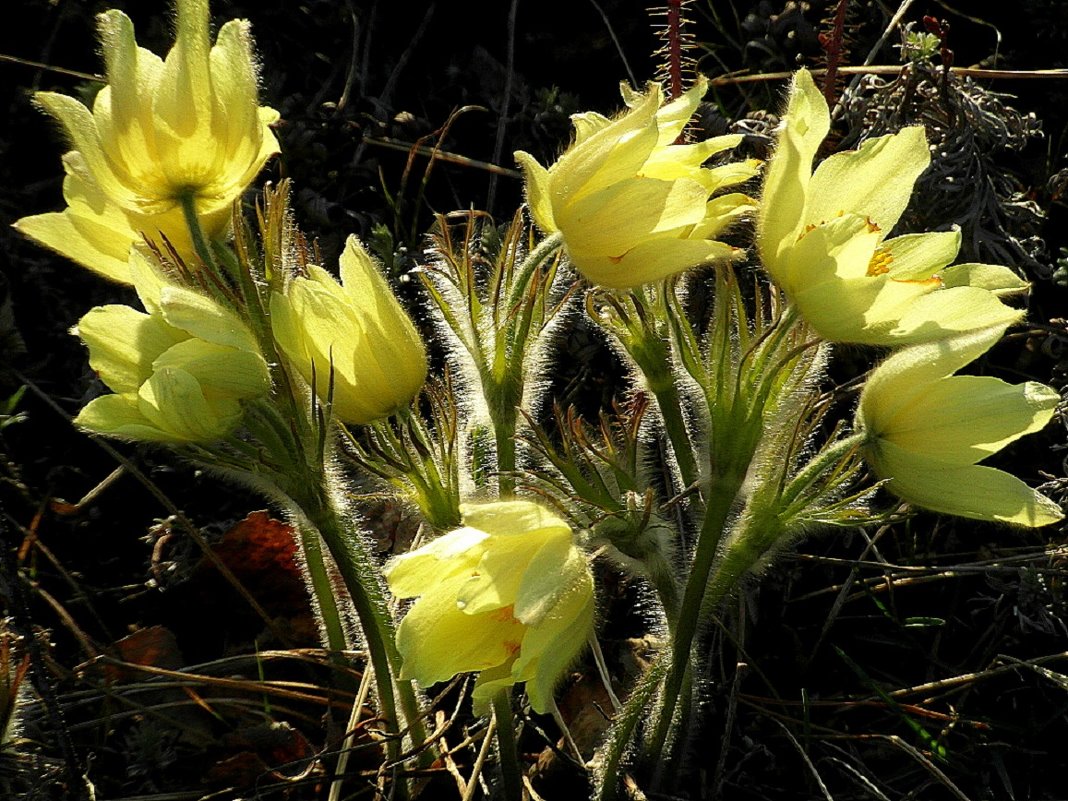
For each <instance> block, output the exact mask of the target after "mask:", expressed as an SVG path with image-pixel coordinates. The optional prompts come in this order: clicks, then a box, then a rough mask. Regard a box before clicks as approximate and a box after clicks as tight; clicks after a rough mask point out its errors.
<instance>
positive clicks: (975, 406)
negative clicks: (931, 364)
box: [882, 375, 1060, 466]
mask: <svg viewBox="0 0 1068 801" xmlns="http://www.w3.org/2000/svg"><path fill="white" fill-rule="evenodd" d="M1059 402H1060V394H1059V393H1058V392H1056V391H1055V390H1053V389H1052V388H1051V387H1047V386H1046V385H1045V384H1039V383H1036V382H1033V381H1032V382H1027V383H1024V384H1009V383H1006V382H1005V381H1001V380H999V379H997V378H992V377H990V376H970V375H963V376H950V377H948V378H943V379H942V380H940V381H936V382H935V383H933V384H930V385H927V387H926V391H924V392H923V393H921V394H920V395H918V396H917V397H916V398H915V399H914V400H913V405H912V406H910V407H908V408H904V409H901V410H899V411H898V413H897V414H896V415H895V416H894V417H892V418H890V419H886V420H884V421H883V423H882V424H883V425H884V426H886V427H887V429H888V431H889V433H888V434H886V436H887V437H889V438H890V439H891V441H892V442H893V443H894V444H895V445H897V446H898V447H900V448H903V449H904V450H910V451H912V452H914V453H918V454H922V455H924V456H925V457H928V458H930V459H932V460H936V461H940V462H944V463H946V464H947V465H957V466H959V465H967V464H974V463H975V462H978V461H979V460H981V459H984V458H986V457H987V456H989V455H991V454H993V453H997V452H998V451H999V450H1001V449H1002V448H1004V447H1005V446H1006V445H1008V444H1009V443H1011V442H1015V441H1016V440H1017V439H1019V438H1020V437H1022V436H1025V435H1027V434H1032V433H1034V432H1036V431H1040V430H1041V429H1043V428H1044V427H1045V426H1046V424H1047V423H1048V422H1049V421H1050V419H1051V418H1052V416H1053V413H1054V411H1055V410H1056V407H1057V404H1058V403H1059Z"/></svg>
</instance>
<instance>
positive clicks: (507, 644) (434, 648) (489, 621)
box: [397, 578, 523, 687]
mask: <svg viewBox="0 0 1068 801" xmlns="http://www.w3.org/2000/svg"><path fill="white" fill-rule="evenodd" d="M456 586H457V579H455V578H453V579H447V580H444V581H441V580H438V581H436V582H435V583H434V584H433V585H432V586H431V587H430V588H429V589H428V591H427V592H426V593H425V594H424V595H422V596H421V597H420V598H419V600H418V601H416V602H415V605H414V606H412V608H411V609H410V610H409V611H408V614H406V615H405V616H404V620H402V621H401V624H400V626H399V627H398V628H397V648H398V649H399V650H400V653H401V656H402V658H403V660H404V662H403V666H402V668H401V678H402V679H415V680H416V681H418V682H419V683H420V684H422V685H423V686H424V687H426V686H429V685H431V684H435V683H437V682H439V681H446V680H447V679H451V678H452V677H453V676H455V675H456V674H458V673H466V672H468V671H475V670H486V669H488V668H493V667H495V666H497V665H500V664H501V663H503V662H505V661H507V660H509V659H511V657H512V656H513V655H514V654H515V653H516V652H517V651H518V650H519V645H520V643H521V642H522V639H523V626H522V625H521V624H519V623H518V622H516V621H514V620H512V619H511V618H510V617H509V616H508V615H507V614H501V613H494V612H490V613H487V614H483V615H465V614H464V613H463V612H462V611H460V610H459V609H458V608H457V606H456Z"/></svg>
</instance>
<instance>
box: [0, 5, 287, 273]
mask: <svg viewBox="0 0 1068 801" xmlns="http://www.w3.org/2000/svg"><path fill="white" fill-rule="evenodd" d="M177 12H178V13H177V35H176V38H175V42H174V46H173V47H172V48H171V51H170V52H169V53H168V54H167V57H166V58H165V59H160V58H159V57H158V56H157V55H155V54H154V53H152V52H150V51H148V50H145V49H144V48H141V47H138V46H137V41H136V39H135V38H134V29H133V23H132V22H131V21H130V19H129V17H127V16H126V15H125V14H123V13H122V12H121V11H117V10H114V9H113V10H110V11H106V12H104V13H103V14H101V15H100V16H99V17H98V24H99V29H100V37H101V41H102V44H103V53H104V59H105V63H106V67H107V79H108V83H107V86H105V87H104V88H103V89H101V90H100V92H99V93H98V94H97V96H96V99H95V101H94V102H93V108H92V110H91V111H90V109H88V108H87V107H86V106H84V105H83V104H82V103H81V102H80V101H78V100H76V99H75V98H73V97H68V96H67V95H62V94H56V93H54V92H39V93H38V94H37V95H36V98H35V99H36V102H37V103H38V104H39V105H40V106H41V108H43V109H44V110H45V111H46V112H48V113H49V114H51V115H52V116H53V117H55V118H56V119H57V120H58V121H59V122H60V123H61V124H62V126H63V129H64V131H65V133H66V134H67V137H68V138H69V140H70V143H71V145H72V147H73V149H72V151H71V152H70V153H68V154H67V156H66V158H65V166H66V169H67V173H68V179H67V181H66V182H65V184H64V195H65V198H66V200H67V203H68V208H67V209H66V210H65V211H63V212H57V213H52V214H42V215H37V216H34V217H27V218H24V219H22V220H20V221H19V222H18V223H16V227H17V228H19V229H20V230H22V231H23V232H24V233H26V234H27V235H28V236H30V237H32V238H33V239H35V240H37V241H38V242H40V243H41V244H43V245H46V246H47V247H50V248H52V249H54V250H56V251H58V252H60V253H62V254H63V255H65V256H68V257H70V258H72V259H73V260H74V261H76V262H78V263H79V264H82V265H84V266H86V267H89V268H90V269H92V270H96V271H97V272H99V273H101V274H102V275H105V276H107V277H109V278H113V279H116V280H120V281H123V282H125V283H130V282H131V279H130V276H129V273H128V271H124V270H123V268H122V265H123V264H124V263H125V261H126V259H125V254H123V255H122V257H121V258H117V259H116V255H117V253H118V251H119V250H121V248H122V240H123V239H124V238H125V237H127V236H128V237H129V241H128V242H127V243H126V247H127V250H128V248H129V245H130V244H133V243H135V242H139V241H140V240H141V238H142V235H143V236H145V237H147V238H149V239H150V240H153V241H155V242H157V243H159V242H160V241H161V238H162V237H166V239H167V240H168V241H170V243H171V244H172V245H173V246H174V247H175V248H177V250H178V251H179V253H181V254H183V255H185V254H189V253H191V252H192V240H191V237H190V234H189V230H188V225H187V221H186V219H185V216H184V212H183V209H182V202H183V199H185V200H186V201H187V202H188V203H191V204H192V209H193V210H194V211H195V214H196V216H197V218H198V220H199V225H200V226H201V228H202V229H203V231H204V232H205V234H206V235H207V236H208V237H212V238H213V237H218V236H220V235H222V234H223V233H224V232H225V231H226V229H227V227H228V225H229V219H230V208H231V206H232V205H233V203H234V201H235V200H237V199H238V198H239V197H240V196H241V194H242V193H243V192H244V191H245V189H246V188H247V187H248V185H249V184H250V183H251V182H252V180H253V178H255V176H256V174H257V173H258V172H259V171H260V169H262V167H263V165H264V163H265V162H266V161H267V159H268V158H269V157H270V156H271V155H272V154H274V153H277V152H278V142H277V140H276V139H275V137H274V134H273V133H272V132H271V130H270V128H269V127H268V126H269V125H270V124H271V123H272V122H274V121H275V120H277V119H278V113H277V112H276V111H275V110H274V109H271V108H267V107H264V106H260V105H259V101H258V76H257V67H256V61H255V56H254V53H253V49H252V38H251V36H250V33H249V24H248V22H247V21H245V20H232V21H230V22H227V23H226V24H225V25H223V26H222V28H221V29H220V30H219V34H218V37H217V38H216V41H215V44H214V45H212V44H211V40H210V36H209V30H208V29H209V21H210V20H209V13H208V0H177ZM121 218H125V223H126V225H125V226H123V225H122V224H121V221H120V220H121ZM72 232H74V233H75V234H76V235H75V236H74V237H73V238H72V237H71V234H72Z"/></svg>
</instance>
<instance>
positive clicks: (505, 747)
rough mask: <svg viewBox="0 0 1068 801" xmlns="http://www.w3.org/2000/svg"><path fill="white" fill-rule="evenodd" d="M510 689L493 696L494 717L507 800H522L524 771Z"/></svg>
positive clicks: (498, 753)
mask: <svg viewBox="0 0 1068 801" xmlns="http://www.w3.org/2000/svg"><path fill="white" fill-rule="evenodd" d="M510 689H511V688H509V689H507V690H501V691H499V692H498V693H497V694H496V695H494V696H493V717H494V718H495V719H496V721H497V762H498V764H499V765H500V767H501V786H502V788H503V789H504V799H505V801H522V799H523V778H522V777H523V771H522V768H520V766H519V751H518V750H517V748H516V743H515V721H514V720H513V719H512V695H511V692H510Z"/></svg>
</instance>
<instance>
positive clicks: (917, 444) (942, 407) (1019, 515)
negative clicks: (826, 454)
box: [856, 327, 1064, 527]
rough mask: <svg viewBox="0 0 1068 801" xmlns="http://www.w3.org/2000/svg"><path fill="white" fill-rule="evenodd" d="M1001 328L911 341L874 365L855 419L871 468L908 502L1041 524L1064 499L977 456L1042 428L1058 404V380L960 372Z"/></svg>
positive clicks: (1055, 515) (1057, 512) (1056, 515)
mask: <svg viewBox="0 0 1068 801" xmlns="http://www.w3.org/2000/svg"><path fill="white" fill-rule="evenodd" d="M1003 331H1004V328H1003V327H996V328H991V329H986V330H982V331H977V332H973V333H970V334H966V335H962V336H959V337H953V338H950V339H946V340H943V341H940V342H932V343H928V344H923V345H916V346H914V347H911V348H906V349H904V350H902V351H899V352H898V353H896V354H894V355H893V356H891V357H890V358H889V359H887V360H886V361H885V362H883V363H882V364H881V365H880V366H879V367H878V368H876V369H875V371H874V372H872V374H871V376H870V377H869V378H868V381H867V383H866V385H865V387H864V391H863V393H862V394H861V396H860V406H859V407H858V409H857V415H856V426H857V428H858V430H859V431H860V433H861V434H862V435H863V437H864V446H863V453H864V457H865V459H866V460H867V462H868V463H869V464H870V465H871V468H872V471H873V472H874V473H875V474H876V476H878V477H879V478H884V479H888V481H887V485H886V487H887V489H889V490H890V491H891V492H893V493H894V494H895V495H897V496H899V497H900V498H902V499H904V500H906V501H908V502H909V503H912V504H915V505H916V506H921V507H923V508H924V509H930V510H932V511H935V512H941V513H943V514H951V515H958V516H960V517H970V518H975V519H977V520H1000V521H1003V522H1007V523H1015V524H1017V525H1021V526H1031V527H1038V526H1044V525H1048V524H1050V523H1055V522H1057V521H1058V520H1061V519H1062V518H1063V517H1064V513H1063V512H1062V511H1061V509H1060V507H1059V506H1058V505H1057V504H1056V503H1054V502H1053V501H1051V500H1050V499H1049V498H1047V497H1045V496H1044V495H1042V494H1040V493H1038V492H1036V491H1035V490H1033V489H1031V488H1030V487H1029V486H1027V485H1026V484H1025V483H1024V482H1023V481H1021V480H1020V479H1018V478H1016V477H1015V476H1012V475H1010V474H1008V473H1006V472H1004V471H1002V470H997V469H995V468H993V467H986V466H983V465H979V464H976V462H979V461H980V460H982V459H984V458H986V457H987V456H990V455H991V454H994V453H997V452H998V451H999V450H1001V449H1002V448H1004V447H1005V446H1006V445H1008V444H1009V443H1011V442H1014V441H1015V440H1017V439H1019V438H1020V437H1022V436H1024V435H1025V434H1031V433H1033V432H1035V431H1039V430H1040V429H1042V428H1043V427H1044V426H1045V425H1046V423H1048V422H1049V420H1050V418H1051V417H1052V416H1053V413H1054V411H1055V409H1056V407H1057V404H1058V403H1059V402H1060V395H1059V394H1058V393H1057V392H1056V391H1055V390H1054V389H1052V388H1051V387H1048V386H1046V385H1045V384H1039V383H1036V382H1033V381H1028V382H1027V383H1025V384H1008V383H1006V382H1004V381H1001V380H1000V379H997V378H992V377H989V376H971V375H963V376H958V375H953V373H955V372H956V371H957V370H958V369H960V368H961V367H963V366H964V365H966V364H967V363H968V362H970V361H972V360H973V359H975V358H976V357H978V356H980V355H981V354H983V353H985V352H986V351H987V350H988V349H989V348H990V347H991V346H992V345H993V344H994V343H995V342H996V341H997V340H998V339H999V338H1000V337H1001V334H1002V333H1003Z"/></svg>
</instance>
